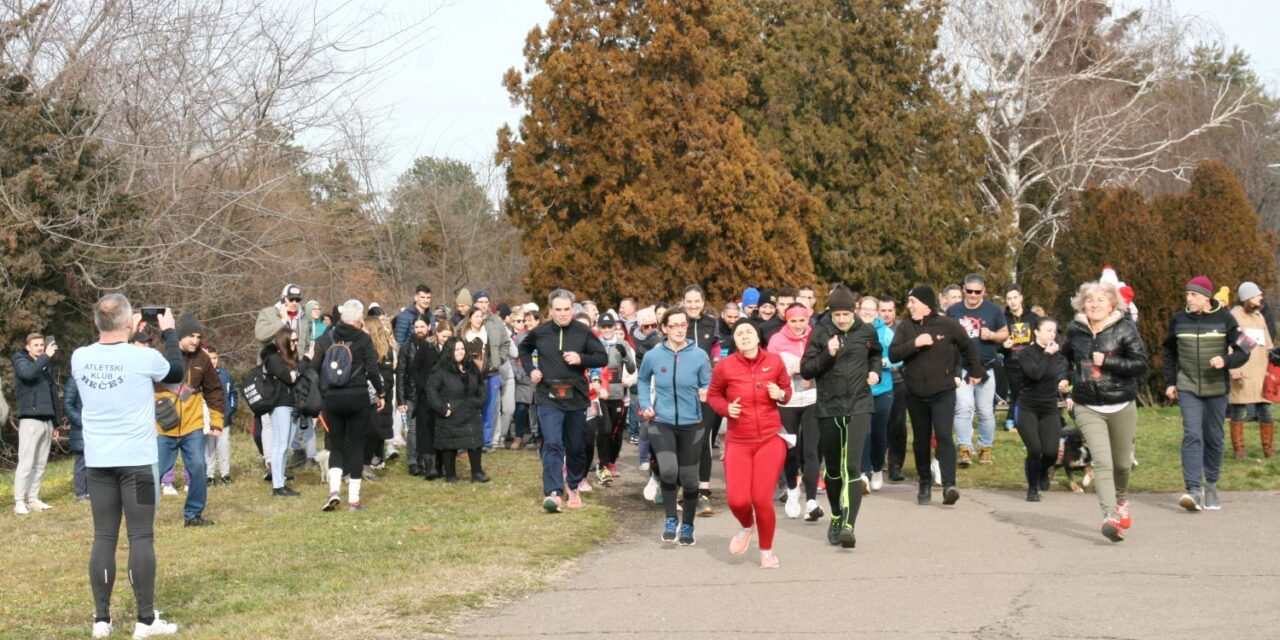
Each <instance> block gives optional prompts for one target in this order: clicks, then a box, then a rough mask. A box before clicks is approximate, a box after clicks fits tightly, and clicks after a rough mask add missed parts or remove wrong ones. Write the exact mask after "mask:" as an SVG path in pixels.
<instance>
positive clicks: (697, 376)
mask: <svg viewBox="0 0 1280 640" xmlns="http://www.w3.org/2000/svg"><path fill="white" fill-rule="evenodd" d="M637 384H638V386H639V393H638V396H639V397H638V398H637V400H638V401H639V403H640V410H641V411H646V410H648V409H650V408H652V409H653V410H654V411H655V412H656V413H657V415H656V416H654V421H655V422H661V423H662V424H668V425H672V426H676V427H684V426H690V425H698V424H701V423H702V402H701V401H700V400H699V399H698V390H699V389H706V388H707V387H708V386H710V384H711V359H710V358H709V357H708V356H707V353H706V352H705V351H703V350H702V349H699V348H698V347H697V345H695V344H694V342H693V341H692V340H686V341H685V343H684V346H682V347H680V350H679V351H673V350H672V349H671V345H669V344H667V341H666V340H663V341H662V342H660V343H658V346H656V347H654V348H653V349H652V350H651V351H649V353H648V354H646V355H645V357H644V361H643V362H641V363H640V380H639V382H638V383H637ZM650 389H652V390H653V393H652V395H653V401H652V403H651V402H650V401H649V396H650V395H651V394H650Z"/></svg>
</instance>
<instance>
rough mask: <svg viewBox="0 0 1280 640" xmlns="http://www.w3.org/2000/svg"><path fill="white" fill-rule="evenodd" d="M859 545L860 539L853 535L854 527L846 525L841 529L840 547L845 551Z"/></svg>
mask: <svg viewBox="0 0 1280 640" xmlns="http://www.w3.org/2000/svg"><path fill="white" fill-rule="evenodd" d="M857 544H858V539H857V538H855V537H854V535H853V526H851V525H847V524H846V525H844V526H843V527H840V546H841V547H842V548H845V549H852V548H853V547H854V546H856V545H857Z"/></svg>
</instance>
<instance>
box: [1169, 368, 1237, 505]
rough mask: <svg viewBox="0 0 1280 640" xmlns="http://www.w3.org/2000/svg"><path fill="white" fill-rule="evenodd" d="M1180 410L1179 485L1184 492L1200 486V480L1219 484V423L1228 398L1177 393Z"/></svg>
mask: <svg viewBox="0 0 1280 640" xmlns="http://www.w3.org/2000/svg"><path fill="white" fill-rule="evenodd" d="M1178 407H1179V408H1181V409H1182V482H1183V484H1184V485H1186V487H1187V489H1189V490H1190V489H1196V488H1198V487H1199V486H1200V480H1201V478H1203V479H1204V481H1205V482H1208V483H1210V484H1217V483H1218V474H1219V472H1221V471H1222V421H1223V419H1225V418H1226V415H1227V396H1225V395H1223V396H1209V397H1206V398H1202V397H1200V396H1197V395H1195V394H1191V393H1184V392H1178Z"/></svg>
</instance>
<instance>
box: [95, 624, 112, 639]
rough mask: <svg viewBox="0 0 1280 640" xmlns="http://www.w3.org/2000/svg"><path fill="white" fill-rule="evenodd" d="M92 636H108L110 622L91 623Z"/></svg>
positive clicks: (109, 634) (109, 635)
mask: <svg viewBox="0 0 1280 640" xmlns="http://www.w3.org/2000/svg"><path fill="white" fill-rule="evenodd" d="M93 637H94V638H110V637H111V623H110V622H95V623H93Z"/></svg>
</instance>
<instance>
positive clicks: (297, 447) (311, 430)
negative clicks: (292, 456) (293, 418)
mask: <svg viewBox="0 0 1280 640" xmlns="http://www.w3.org/2000/svg"><path fill="white" fill-rule="evenodd" d="M304 425H305V426H306V428H303V426H304ZM296 426H297V428H296V429H294V430H293V442H292V444H290V445H289V447H290V448H291V449H293V450H294V451H304V452H306V455H307V459H308V460H315V459H316V427H317V426H319V423H318V422H317V421H316V419H315V418H299V420H298V423H297V425H296Z"/></svg>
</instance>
